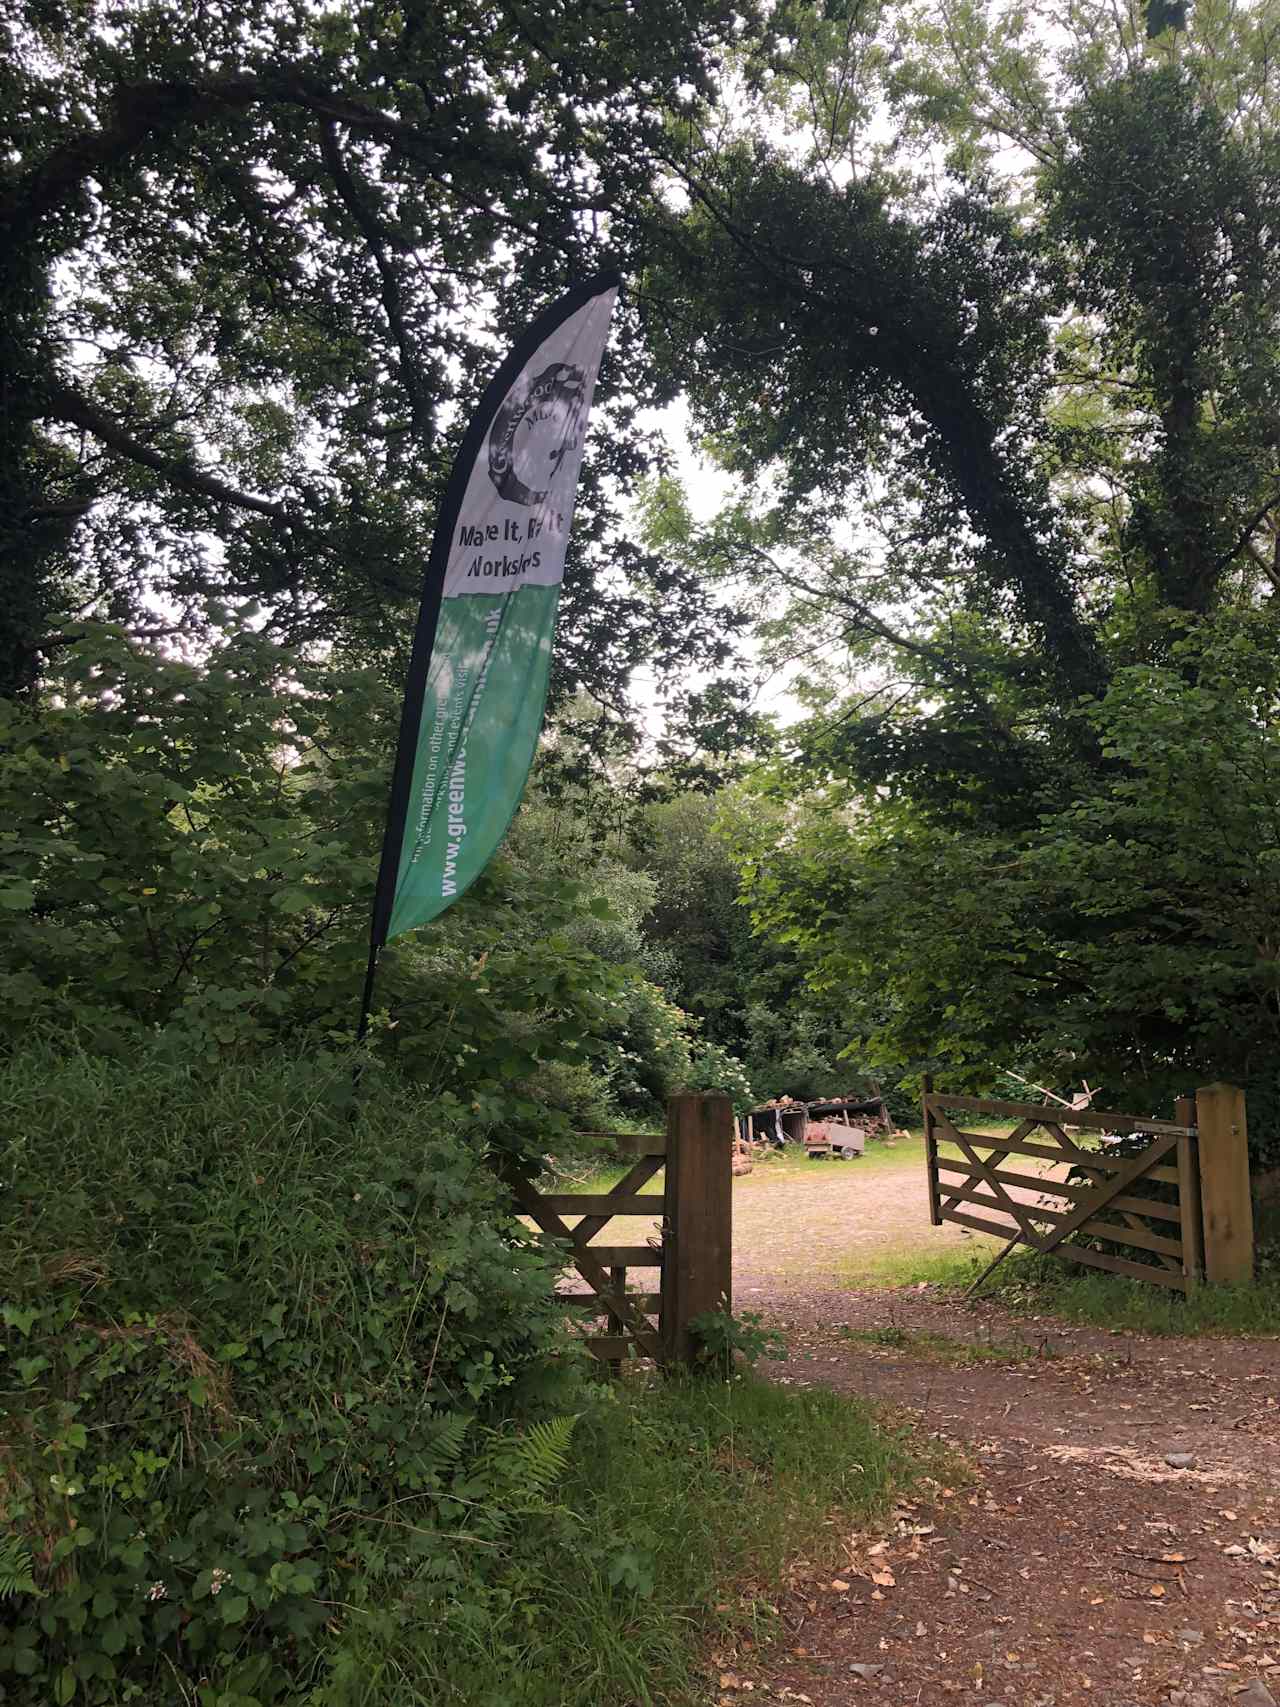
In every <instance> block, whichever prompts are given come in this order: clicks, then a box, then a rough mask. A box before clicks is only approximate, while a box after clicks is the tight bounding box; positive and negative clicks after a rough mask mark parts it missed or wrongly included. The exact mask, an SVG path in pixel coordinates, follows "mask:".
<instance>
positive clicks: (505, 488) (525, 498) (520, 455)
mask: <svg viewBox="0 0 1280 1707" xmlns="http://www.w3.org/2000/svg"><path fill="white" fill-rule="evenodd" d="M586 384H587V376H586V374H585V373H584V372H583V371H582V369H581V368H580V367H573V366H572V365H571V364H570V363H569V362H552V364H551V366H550V367H548V368H544V369H543V370H542V372H541V373H540V374H538V375H536V377H535V378H533V379H532V380H530V381H529V383H528V385H527V386H525V387H523V388H517V390H515V391H513V392H512V394H511V395H510V396H509V397H508V398H507V401H506V402H505V403H504V404H503V405H502V407H501V409H499V410H498V413H497V414H496V415H495V416H494V418H493V426H492V427H491V428H490V429H489V478H490V480H492V481H493V483H494V485H495V486H496V487H497V488H498V493H499V495H500V496H501V497H503V498H505V499H506V500H507V502H508V503H511V504H526V505H528V506H530V507H533V506H535V505H538V504H544V503H545V502H546V500H547V495H548V493H549V492H550V490H551V483H552V481H553V480H554V479H555V477H556V475H557V474H558V473H559V471H560V464H561V462H562V461H563V460H564V456H565V453H566V451H568V450H570V449H571V448H572V447H573V446H574V445H576V444H577V442H578V437H579V422H580V420H581V416H582V405H583V402H584V399H585V394H586Z"/></svg>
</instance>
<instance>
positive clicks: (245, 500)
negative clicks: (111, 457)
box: [40, 381, 288, 521]
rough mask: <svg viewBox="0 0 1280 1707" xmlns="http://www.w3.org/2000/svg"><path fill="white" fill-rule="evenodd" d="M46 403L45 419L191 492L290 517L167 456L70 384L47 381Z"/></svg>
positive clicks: (192, 465) (278, 506) (273, 515)
mask: <svg viewBox="0 0 1280 1707" xmlns="http://www.w3.org/2000/svg"><path fill="white" fill-rule="evenodd" d="M43 403H44V406H43V407H42V408H41V410H40V415H41V417H42V418H43V419H46V420H55V421H62V422H63V423H65V424H66V425H67V426H72V427H80V428H81V429H82V430H83V431H84V432H86V433H92V434H93V436H94V438H96V439H99V440H101V442H102V443H103V444H104V445H107V446H109V447H110V448H111V449H112V450H114V451H116V452H118V454H119V455H121V456H123V457H127V458H128V459H129V461H130V462H136V463H140V464H141V465H142V467H144V468H150V469H153V470H154V471H155V472H156V473H157V474H160V475H163V476H164V478H165V479H166V480H167V481H168V482H169V483H170V485H172V486H177V487H179V488H181V490H183V491H184V492H191V493H194V494H196V495H197V496H199V497H202V498H212V499H213V500H214V501H215V502H216V503H219V504H231V505H233V506H234V507H235V508H236V509H238V510H252V511H253V512H254V514H256V515H259V516H269V517H270V518H271V519H272V520H273V521H286V520H288V511H287V510H286V509H285V507H284V505H283V504H275V503H272V502H271V501H270V500H269V499H267V498H255V497H254V496H253V494H252V493H249V492H240V491H238V490H237V489H236V488H235V487H234V486H228V485H227V483H226V482H225V481H224V480H219V479H218V477H217V475H216V474H208V473H206V472H205V470H204V469H202V468H199V467H197V466H196V464H195V463H194V462H191V461H189V460H188V459H187V458H185V457H177V456H165V455H164V453H163V452H161V451H158V450H153V449H152V448H151V446H150V445H147V444H143V442H142V441H141V440H140V439H136V438H134V437H133V435H132V434H131V433H130V432H128V431H127V430H126V429H125V427H124V426H123V425H122V424H121V423H120V422H119V421H117V420H116V418H115V417H114V416H113V415H109V414H108V413H107V412H106V410H105V409H103V408H101V407H100V406H99V405H98V404H97V403H95V402H94V401H93V400H92V398H89V397H86V396H84V394H83V393H82V392H79V391H75V390H73V389H72V388H71V386H69V385H61V384H59V383H58V382H56V381H53V382H50V383H47V384H46V385H45V386H44V387H43Z"/></svg>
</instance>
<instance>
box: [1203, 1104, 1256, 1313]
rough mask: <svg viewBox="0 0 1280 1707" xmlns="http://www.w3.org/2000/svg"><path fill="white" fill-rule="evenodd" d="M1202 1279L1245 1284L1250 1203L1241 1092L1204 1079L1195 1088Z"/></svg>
mask: <svg viewBox="0 0 1280 1707" xmlns="http://www.w3.org/2000/svg"><path fill="white" fill-rule="evenodd" d="M1196 1125H1197V1127H1198V1128H1199V1133H1200V1136H1199V1140H1198V1144H1197V1148H1198V1149H1199V1152H1200V1200H1201V1205H1202V1208H1203V1213H1204V1272H1205V1279H1206V1280H1210V1281H1216V1282H1217V1283H1218V1284H1219V1285H1220V1286H1247V1285H1249V1283H1250V1282H1251V1281H1252V1279H1253V1203H1252V1200H1251V1199H1250V1196H1249V1134H1248V1127H1247V1125H1246V1123H1245V1106H1244V1092H1243V1091H1242V1090H1240V1089H1238V1088H1237V1087H1236V1086H1235V1085H1206V1086H1204V1087H1203V1088H1202V1089H1200V1090H1198V1091H1197V1092H1196Z"/></svg>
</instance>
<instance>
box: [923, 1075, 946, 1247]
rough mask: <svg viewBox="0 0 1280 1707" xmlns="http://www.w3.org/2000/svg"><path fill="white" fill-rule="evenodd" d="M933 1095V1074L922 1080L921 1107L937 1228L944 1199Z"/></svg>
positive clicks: (931, 1209)
mask: <svg viewBox="0 0 1280 1707" xmlns="http://www.w3.org/2000/svg"><path fill="white" fill-rule="evenodd" d="M932 1095H933V1074H932V1073H926V1074H925V1075H924V1077H923V1078H922V1079H921V1080H920V1106H921V1109H922V1110H923V1112H924V1165H925V1170H926V1174H927V1177H928V1181H929V1219H930V1221H932V1222H933V1224H934V1226H935V1227H941V1225H942V1199H941V1196H940V1194H939V1192H938V1140H937V1139H936V1138H935V1137H934V1135H933V1110H932V1109H931V1108H930V1107H929V1098H930V1097H931V1096H932Z"/></svg>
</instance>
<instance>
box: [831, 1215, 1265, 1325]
mask: <svg viewBox="0 0 1280 1707" xmlns="http://www.w3.org/2000/svg"><path fill="white" fill-rule="evenodd" d="M999 1248H1000V1244H999V1241H998V1240H996V1239H991V1240H985V1239H984V1240H981V1241H978V1240H975V1241H974V1244H973V1245H971V1246H966V1248H965V1249H963V1250H955V1249H952V1250H946V1251H920V1250H907V1251H902V1252H894V1253H892V1254H890V1255H888V1256H884V1257H882V1258H879V1259H877V1260H875V1261H871V1262H866V1261H863V1262H859V1263H857V1264H852V1263H851V1264H850V1265H849V1266H848V1267H847V1268H846V1269H845V1270H844V1271H843V1272H842V1273H841V1281H842V1283H843V1284H844V1285H846V1286H851V1287H865V1286H880V1287H884V1288H886V1289H888V1288H892V1287H905V1286H920V1285H928V1286H936V1287H941V1288H942V1289H943V1290H944V1291H947V1292H952V1293H961V1292H965V1291H967V1290H968V1288H969V1287H970V1286H971V1285H972V1284H973V1282H974V1281H975V1280H976V1279H977V1278H978V1276H979V1275H980V1274H981V1273H982V1270H983V1269H984V1268H985V1267H986V1266H987V1264H988V1263H989V1262H990V1261H991V1258H992V1257H993V1256H994V1255H995V1253H996V1251H997V1250H999ZM980 1296H981V1297H983V1298H986V1299H990V1300H992V1301H993V1302H995V1303H999V1304H1002V1305H1004V1306H1005V1307H1006V1308H1007V1309H1010V1310H1013V1311H1015V1312H1016V1313H1017V1314H1019V1315H1027V1316H1032V1315H1036V1316H1041V1315H1053V1316H1063V1317H1066V1318H1067V1319H1068V1320H1071V1321H1077V1322H1088V1323H1090V1324H1092V1325H1093V1326H1095V1327H1100V1328H1116V1329H1123V1330H1125V1331H1127V1332H1131V1333H1143V1334H1156V1335H1179V1334H1182V1335H1198V1334H1223V1335H1230V1334H1252V1335H1262V1336H1280V1254H1278V1253H1277V1252H1276V1248H1275V1247H1274V1246H1268V1247H1266V1248H1265V1249H1264V1251H1263V1253H1262V1255H1261V1256H1260V1257H1259V1261H1258V1278H1257V1282H1256V1284H1255V1285H1253V1286H1202V1287H1200V1288H1199V1289H1198V1290H1197V1291H1196V1292H1194V1293H1193V1294H1192V1295H1191V1297H1190V1298H1185V1297H1183V1295H1182V1294H1181V1293H1180V1292H1174V1291H1171V1290H1169V1289H1166V1288H1165V1287H1163V1286H1153V1285H1151V1284H1149V1283H1148V1282H1146V1281H1141V1280H1128V1279H1126V1278H1124V1277H1123V1276H1122V1275H1117V1274H1095V1273H1088V1272H1082V1271H1081V1270H1080V1269H1078V1268H1075V1267H1074V1266H1072V1265H1069V1264H1067V1263H1065V1262H1061V1261H1059V1260H1057V1259H1055V1258H1053V1257H1041V1256H1038V1255H1037V1254H1036V1253H1035V1252H1034V1251H1015V1252H1014V1253H1013V1255H1012V1256H1010V1257H1009V1258H1008V1259H1007V1261H1006V1262H1005V1263H1004V1264H1003V1265H1002V1267H1000V1268H998V1269H997V1270H996V1272H995V1273H994V1274H993V1275H992V1277H991V1279H990V1280H989V1281H988V1282H987V1283H986V1285H985V1286H984V1287H983V1288H982V1290H981V1293H980Z"/></svg>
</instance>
